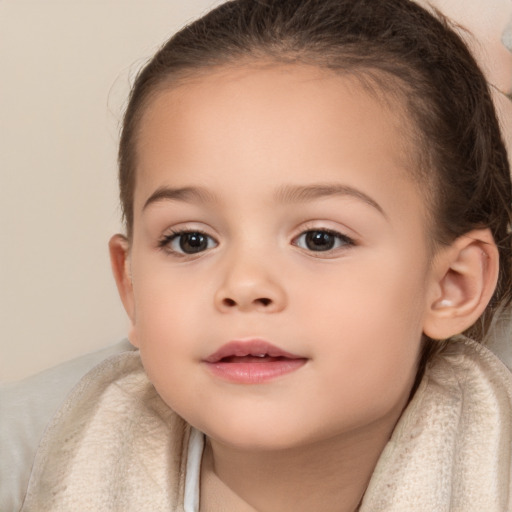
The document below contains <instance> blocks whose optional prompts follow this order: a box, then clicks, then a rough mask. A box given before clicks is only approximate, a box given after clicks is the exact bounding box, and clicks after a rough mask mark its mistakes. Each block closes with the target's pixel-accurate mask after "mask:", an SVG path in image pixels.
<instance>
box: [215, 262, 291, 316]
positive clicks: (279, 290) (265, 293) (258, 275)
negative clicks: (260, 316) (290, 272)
mask: <svg viewBox="0 0 512 512" xmlns="http://www.w3.org/2000/svg"><path fill="white" fill-rule="evenodd" d="M269 267H270V264H269V263H268V261H255V260H254V259H251V260H248V259H247V258H239V259H236V260H234V261H233V260H232V261H231V262H229V263H228V262H226V270H225V272H224V276H223V280H222V282H221V284H220V286H219V288H218V289H217V292H216V294H215V305H216V307H217V309H218V310H219V311H221V312H224V313H227V312H232V311H241V312H250V311H256V312H262V313H277V312H279V311H282V310H283V309H284V308H285V307H286V302H287V297H286V293H285V290H284V288H283V283H282V279H281V278H280V277H279V276H278V275H275V274H274V273H272V272H271V269H270V268H269ZM276 274H277V272H276Z"/></svg>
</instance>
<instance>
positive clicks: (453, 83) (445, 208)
mask: <svg viewBox="0 0 512 512" xmlns="http://www.w3.org/2000/svg"><path fill="white" fill-rule="evenodd" d="M247 60H249V61H258V60H265V61H273V62H276V63H306V64H312V65H316V66H318V67H322V68H326V69H330V70H333V71H334V72H337V73H343V74H350V75H351V76H355V77H357V78H359V79H360V80H362V81H363V82H365V81H366V82H367V83H371V84H373V87H374V88H376V89H380V90H381V91H383V92H385V93H386V94H388V95H389V94H394V96H395V97H396V96H398V97H399V98H400V104H401V105H402V106H403V109H404V113H405V114H406V115H407V117H408V119H409V120H412V122H413V123H412V124H413V125H414V126H415V128H416V129H415V133H413V134H412V137H413V138H414V143H415V145H416V146H417V147H418V151H417V153H418V155H417V162H418V165H417V166H416V167H417V169H416V175H417V177H419V178H420V179H422V180H423V181H420V183H422V184H423V187H424V190H425V192H426V194H427V197H428V203H429V205H430V210H431V215H432V217H433V221H434V222H433V226H434V232H433V233H432V236H433V241H434V243H435V244H445V243H450V242H452V241H453V240H454V239H455V238H457V237H458V236H460V235H463V234H464V233H467V232H469V231H471V230H472V229H475V228H482V227H488V228H490V230H491V232H492V234H493V236H494V239H495V241H496V244H497V246H498V249H499V253H500V277H499V282H498V286H497V289H496V292H495V294H494V297H493V300H492V301H491V304H490V305H489V307H488V310H487V312H486V314H485V315H484V317H483V320H482V321H481V322H480V323H479V324H478V325H477V326H474V327H473V329H472V332H471V333H470V334H471V335H473V336H474V337H476V338H481V337H482V336H483V334H484V332H485V329H486V325H487V323H488V320H489V319H490V318H491V317H492V314H493V313H494V310H495V309H496V308H497V307H498V306H499V305H500V304H505V303H509V302H510V299H511V296H512V277H511V273H512V249H511V237H510V229H509V228H510V225H511V219H512V206H511V183H510V175H509V166H508V160H507V153H506V149H505V146H504V143H503V140H502V138H501V134H500V128H499V124H498V121H497V118H496V113H495V110H494V106H493V103H492V100H491V96H490V93H489V89H488V86H487V83H486V81H485V78H484V76H483V74H482V72H481V71H480V69H479V68H478V66H477V64H476V62H475V60H474V58H473V57H472V55H471V53H470V52H469V50H468V49H467V47H466V45H465V44H464V43H463V42H462V40H461V39H460V37H459V36H457V35H456V34H455V33H454V32H453V31H452V30H451V29H450V28H449V27H448V24H447V22H446V21H445V20H443V19H442V17H441V16H439V17H438V18H436V17H434V16H433V15H432V14H430V13H428V12H427V11H426V10H425V9H423V8H422V7H420V6H418V5H416V4H415V3H414V2H412V1H410V0H232V1H228V2H226V3H224V4H222V5H220V6H219V7H217V8H216V9H214V10H212V11H210V12H209V13H208V14H206V15H205V16H204V17H202V18H200V19H198V20H197V21H195V22H193V23H192V24H190V25H188V26H186V27H185V28H183V29H182V30H181V31H179V32H178V33H177V34H175V35H174V36H173V37H172V38H171V39H170V40H169V41H168V42H167V43H165V44H164V45H163V46H162V48H161V49H160V50H159V51H158V52H157V53H156V55H155V56H154V57H153V58H152V59H151V60H150V62H149V63H148V64H147V65H146V66H145V67H144V68H143V69H142V71H141V72H140V74H139V75H138V77H137V79H136V81H135V84H134V86H133V89H132V92H131V96H130V99H129V104H128V107H127V110H126V114H125V118H124V124H123V129H122V135H121V142H120V147H119V180H120V193H121V203H122V208H123V215H124V219H125V223H126V229H127V234H128V237H129V238H130V237H131V235H132V229H133V195H134V188H135V183H136V169H137V130H138V126H139V122H140V119H141V116H142V115H143V113H144V110H145V106H146V105H147V103H148V102H149V101H150V100H151V98H152V97H153V96H154V95H155V94H156V93H158V92H159V91H161V90H162V89H164V88H166V87H170V86H172V84H173V83H175V82H177V81H182V80H186V79H187V77H188V76H194V75H197V74H198V73H199V72H200V71H201V70H206V71H208V70H209V69H211V68H213V67H218V66H229V65H236V64H238V63H240V62H241V61H247ZM375 86H376V87H375Z"/></svg>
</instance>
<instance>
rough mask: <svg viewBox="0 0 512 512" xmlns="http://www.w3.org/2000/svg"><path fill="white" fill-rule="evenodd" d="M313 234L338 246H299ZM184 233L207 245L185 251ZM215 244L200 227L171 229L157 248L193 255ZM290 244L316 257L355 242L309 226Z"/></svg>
mask: <svg viewBox="0 0 512 512" xmlns="http://www.w3.org/2000/svg"><path fill="white" fill-rule="evenodd" d="M314 234H316V235H321V236H323V237H324V241H325V235H328V236H330V237H333V238H334V242H333V243H334V244H338V246H337V247H336V246H333V247H331V246H328V247H327V248H325V249H320V250H318V251H315V250H313V249H311V248H308V247H307V246H306V247H300V245H299V243H298V241H299V240H300V239H301V238H303V237H305V238H306V239H307V237H308V235H310V236H314ZM184 235H199V236H201V237H204V238H205V239H206V244H207V245H206V247H205V248H204V249H200V250H198V251H192V252H185V250H184V249H183V246H182V241H180V238H181V237H183V236H184ZM177 240H178V241H179V243H180V246H181V249H182V250H181V251H180V250H177V249H175V248H173V247H172V244H173V242H175V241H177ZM211 241H213V243H214V244H215V245H213V247H212V245H211ZM310 241H311V240H310ZM317 241H320V242H322V238H318V239H317ZM306 244H307V240H306ZM217 245H218V242H217V241H216V240H215V239H214V238H213V237H212V236H210V235H208V234H207V233H205V232H204V231H201V230H200V229H182V230H172V231H171V233H170V234H167V235H165V236H164V237H162V238H161V239H160V240H159V241H158V248H159V249H161V250H165V251H166V252H167V253H169V254H172V255H175V256H178V257H187V256H194V255H196V254H200V253H202V252H205V251H206V250H208V249H212V248H214V247H216V246H217ZM292 245H294V246H296V247H299V249H302V250H304V251H307V252H309V253H313V254H315V255H317V254H316V253H319V254H318V255H317V256H318V257H327V256H328V255H330V254H332V253H333V251H338V250H343V249H346V248H348V247H353V246H355V245H356V242H355V241H354V240H353V239H352V238H350V237H349V236H347V235H344V234H342V233H339V232H338V231H334V230H332V229H326V228H316V227H311V228H308V229H304V230H303V231H302V232H301V233H300V234H299V235H298V236H296V237H295V238H294V239H293V240H292ZM328 245H330V244H328ZM324 254H325V256H323V255H324Z"/></svg>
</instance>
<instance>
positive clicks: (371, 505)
mask: <svg viewBox="0 0 512 512" xmlns="http://www.w3.org/2000/svg"><path fill="white" fill-rule="evenodd" d="M191 432H193V430H192V429H191V427H190V426H189V425H187V423H186V422H185V421H183V420H182V419H181V418H180V417H178V416H177V415H176V414H175V413H174V412H173V411H172V410H170V409H169V407H167V406H166V405H165V404H164V403H163V401H162V400H161V399H160V397H159V396H158V395H157V393H156V391H155V389H154V388H153V386H152V385H151V383H150V382H149V381H148V379H147V377H146V374H145V373H144V370H143V368H142V366H141V363H140V359H139V356H138V353H136V352H135V353H124V354H121V355H119V356H115V357H113V358H111V359H108V360H106V361H105V362H103V363H102V364H100V365H99V366H98V367H96V368H95V369H94V370H92V371H91V372H90V373H89V374H88V375H87V376H86V377H84V379H83V380H82V381H81V382H80V383H79V385H78V386H77V387H76V388H75V390H74V391H73V392H72V394H71V395H70V397H69V399H68V400H67V402H66V403H65V405H64V406H63V407H62V409H61V410H60V411H59V413H58V414H57V416H56V417H55V418H54V420H53V422H52V424H51V425H50V427H49V428H48V430H47V432H46V434H45V436H44V438H43V440H42V442H41V445H40V447H39V450H38V453H37V456H36V460H35V463H34V468H33V471H32V475H31V479H30V483H29V488H28V491H27V495H26V498H25V503H24V506H23V507H22V512H30V511H34V512H35V511H37V512H45V511H51V512H64V511H78V510H79V511H81V512H87V511H94V512H107V511H109V512H111V511H119V512H121V511H122V512H130V511H133V512H135V511H137V512H141V511H151V512H158V511H179V512H184V505H183V503H184V494H185V476H186V470H187V460H188V459H189V456H188V445H189V439H190V436H191ZM511 464H512V375H511V373H510V372H509V371H508V370H507V368H506V367H505V366H504V365H503V364H502V363H501V362H500V361H499V360H498V359H497V358H496V357H495V356H494V355H493V354H492V353H491V352H489V351H488V350H487V349H486V348H484V347H483V346H481V345H478V344H476V343H474V342H472V341H470V340H461V341H458V342H454V343H452V344H451V345H450V346H449V347H448V348H447V349H446V350H445V351H444V352H443V353H442V354H441V355H439V356H436V357H435V358H434V359H433V360H432V361H431V363H430V364H429V365H428V367H427V370H426V372H425V375H424V378H423V380H422V382H421V384H420V386H419V388H418V390H417V392H416V394H415V395H414V398H413V399H412V401H411V402H410V404H409V405H408V407H407V409H406V410H405V411H404V413H403V415H402V417H401V418H400V420H399V422H398V424H397V426H396V428H395V430H394V432H393V435H392V437H391V439H390V441H389V443H388V444H387V446H386V447H385V449H384V451H383V453H382V455H381V457H380V459H379V462H378V464H377V467H376V469H375V472H374V474H373V476H372V479H371V481H370V485H369V487H368V489H367V491H366V494H365V497H364V500H363V503H362V506H361V509H360V511H361V512H412V511H413V512H512V470H511V469H512V467H511ZM189 470H190V467H189ZM193 471H197V472H198V471H199V469H198V468H197V467H196V468H195V469H194V470H193ZM189 473H190V471H189ZM192 476H194V475H192ZM196 476H197V475H196ZM189 477H190V474H189Z"/></svg>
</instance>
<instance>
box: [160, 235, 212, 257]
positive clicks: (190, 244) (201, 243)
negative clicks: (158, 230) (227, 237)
mask: <svg viewBox="0 0 512 512" xmlns="http://www.w3.org/2000/svg"><path fill="white" fill-rule="evenodd" d="M216 245H217V242H216V241H215V240H214V239H213V238H212V237H210V236H208V235H206V234H205V233H201V232H200V231H182V232H178V233H173V234H172V235H169V236H167V237H165V238H164V239H163V240H162V241H161V242H160V247H163V248H167V249H168V250H169V251H170V252H174V253H178V254H197V253H200V252H204V251H206V250H208V249H211V248H212V247H215V246H216Z"/></svg>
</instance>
